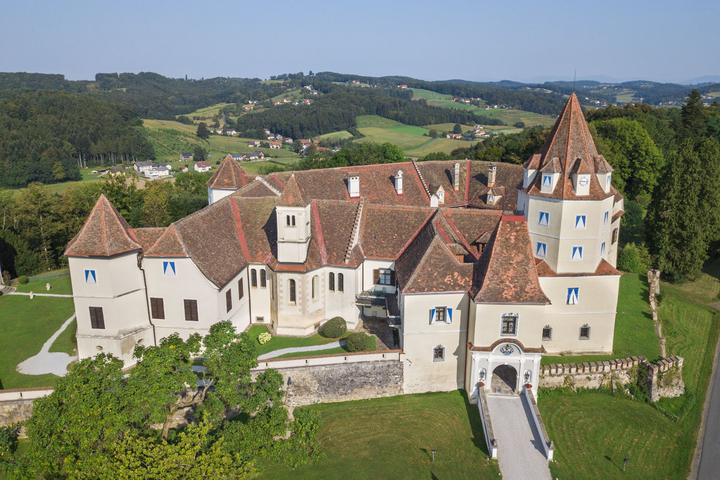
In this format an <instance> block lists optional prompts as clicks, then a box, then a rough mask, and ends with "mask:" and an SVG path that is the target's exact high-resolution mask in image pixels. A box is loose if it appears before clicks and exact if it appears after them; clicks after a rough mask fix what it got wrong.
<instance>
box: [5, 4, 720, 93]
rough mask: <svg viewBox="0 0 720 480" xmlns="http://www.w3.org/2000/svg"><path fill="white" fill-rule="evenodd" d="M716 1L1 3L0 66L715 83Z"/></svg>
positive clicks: (83, 72)
mask: <svg viewBox="0 0 720 480" xmlns="http://www.w3.org/2000/svg"><path fill="white" fill-rule="evenodd" d="M718 25H720V1H717V0H714V1H707V0H702V1H692V0H691V1H689V2H678V1H667V0H656V1H647V0H625V1H616V0H595V1H592V2H585V1H582V0H576V1H573V2H569V1H566V0H557V1H545V2H537V1H535V2H532V1H524V0H523V1H513V0H498V1H494V2H486V1H481V0H475V1H463V0H459V1H454V2H437V1H436V2H426V1H413V2H410V1H391V0H387V1H374V0H370V1H368V0H365V1H358V0H353V1H352V2H344V1H342V0H341V1H312V0H308V1H304V2H290V1H267V0H266V1H254V2H247V1H242V0H237V1H234V2H223V1H216V2H206V1H200V0H192V1H187V0H175V1H153V0H146V1H136V0H126V1H115V2H109V1H106V0H93V1H86V0H64V1H63V0H54V1H47V0H43V1H32V0H28V1H18V0H3V5H2V8H0V45H1V47H0V48H1V50H0V71H4V72H16V71H25V72H41V73H61V74H64V75H65V76H66V77H67V78H68V79H71V80H77V79H92V78H94V75H95V73H98V72H141V71H152V72H157V73H160V74H162V75H166V76H170V77H184V76H185V75H186V74H187V75H188V77H190V78H201V77H205V78H210V77H216V76H225V77H259V78H268V77H269V76H270V75H276V74H279V73H286V72H300V71H302V72H304V73H306V74H307V73H308V71H310V70H312V71H314V72H320V71H335V72H342V73H356V74H362V75H372V76H382V75H407V76H411V77H415V78H422V79H428V80H441V79H450V78H462V79H467V80H501V79H511V80H520V81H527V80H530V79H539V78H541V77H566V78H572V75H573V71H574V70H575V69H577V75H578V78H590V77H594V76H598V75H605V76H608V77H612V78H615V79H620V80H629V79H648V80H656V81H673V82H682V81H687V80H690V79H693V78H696V77H700V76H703V75H720V53H719V51H720V28H718Z"/></svg>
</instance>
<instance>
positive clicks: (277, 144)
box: [268, 142, 282, 148]
mask: <svg viewBox="0 0 720 480" xmlns="http://www.w3.org/2000/svg"><path fill="white" fill-rule="evenodd" d="M268 144H269V145H270V148H282V142H268Z"/></svg>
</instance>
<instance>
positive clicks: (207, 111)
mask: <svg viewBox="0 0 720 480" xmlns="http://www.w3.org/2000/svg"><path fill="white" fill-rule="evenodd" d="M229 105H232V103H218V104H215V105H210V106H209V107H205V108H200V109H198V110H195V111H194V112H192V113H188V114H187V115H185V116H186V117H188V118H190V119H193V118H194V117H198V118H199V119H198V120H193V121H194V122H195V123H200V122H202V121H203V120H209V119H211V118H213V117H214V116H215V115H217V114H218V113H220V111H221V110H222V109H223V108H225V107H227V106H229ZM220 121H221V122H222V119H221V120H220ZM205 123H207V122H205Z"/></svg>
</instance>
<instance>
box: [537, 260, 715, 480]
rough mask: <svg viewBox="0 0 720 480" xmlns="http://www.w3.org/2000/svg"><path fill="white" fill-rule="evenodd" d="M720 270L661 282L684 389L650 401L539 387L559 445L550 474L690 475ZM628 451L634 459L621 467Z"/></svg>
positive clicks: (666, 326)
mask: <svg viewBox="0 0 720 480" xmlns="http://www.w3.org/2000/svg"><path fill="white" fill-rule="evenodd" d="M719 276H720V262H717V261H716V262H715V263H712V264H708V265H707V266H706V268H705V271H704V273H703V274H702V275H701V276H700V277H699V278H698V279H697V280H695V281H693V282H688V283H685V284H680V285H671V284H667V283H665V282H663V283H662V284H661V287H660V290H661V294H662V300H661V302H660V308H659V316H660V321H661V323H662V327H663V334H664V335H665V337H666V338H667V350H668V355H678V356H681V357H683V358H684V359H685V361H684V364H683V380H684V381H685V389H686V393H685V395H684V396H682V397H677V398H672V399H661V400H660V401H659V402H657V404H655V408H653V406H651V405H648V404H646V403H644V402H642V401H639V400H632V399H631V398H630V397H627V396H624V395H618V396H612V395H610V393H609V392H596V391H585V392H580V393H570V392H560V391H556V392H547V391H541V395H540V399H539V406H540V410H541V412H542V415H543V417H544V419H545V425H546V427H547V429H548V434H549V436H550V438H551V439H552V440H553V441H554V442H555V445H556V450H555V455H556V460H557V461H556V462H554V463H552V464H551V469H552V473H553V477H556V478H577V479H594V478H648V479H655V478H663V479H675V478H677V479H680V478H687V476H688V474H689V473H690V464H691V462H692V458H693V454H694V448H695V443H696V439H697V431H698V428H699V426H700V421H701V418H702V411H703V403H704V402H703V400H704V399H705V395H706V392H707V388H708V384H709V381H710V377H711V374H712V366H713V360H714V356H715V346H716V345H717V341H718V334H719V333H720V324H719V323H718V310H717V308H716V307H715V306H714V305H716V303H715V302H717V298H718V293H720V281H718V277H719ZM624 278H625V276H624V277H623V279H624ZM626 288H628V284H627V283H624V284H623V285H622V286H621V295H622V296H623V297H627V296H629V295H626V294H625V293H624V292H623V290H624V289H626ZM640 293H641V294H642V295H643V296H644V295H645V293H646V292H644V291H643V292H640ZM621 308H622V307H621ZM619 310H620V308H619ZM618 317H619V318H620V315H618ZM618 340H619V339H618V338H617V333H616V342H617V341H618ZM663 412H665V413H663ZM626 456H627V457H630V458H631V461H630V462H629V463H628V472H627V473H626V474H623V472H622V459H623V458H625V457H626Z"/></svg>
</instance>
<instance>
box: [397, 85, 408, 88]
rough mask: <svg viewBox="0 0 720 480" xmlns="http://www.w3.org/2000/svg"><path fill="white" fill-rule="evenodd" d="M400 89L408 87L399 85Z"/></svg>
mask: <svg viewBox="0 0 720 480" xmlns="http://www.w3.org/2000/svg"><path fill="white" fill-rule="evenodd" d="M398 88H407V85H398Z"/></svg>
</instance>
